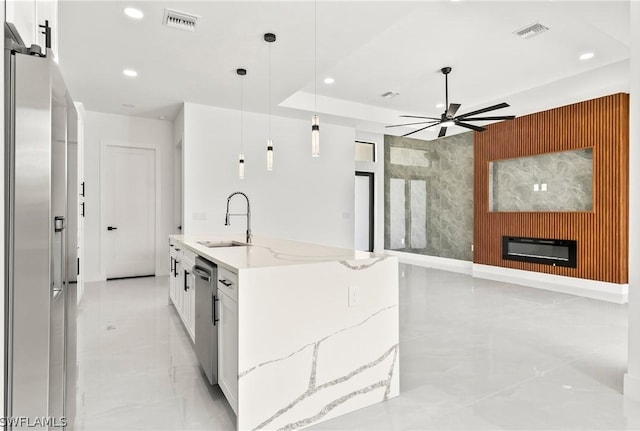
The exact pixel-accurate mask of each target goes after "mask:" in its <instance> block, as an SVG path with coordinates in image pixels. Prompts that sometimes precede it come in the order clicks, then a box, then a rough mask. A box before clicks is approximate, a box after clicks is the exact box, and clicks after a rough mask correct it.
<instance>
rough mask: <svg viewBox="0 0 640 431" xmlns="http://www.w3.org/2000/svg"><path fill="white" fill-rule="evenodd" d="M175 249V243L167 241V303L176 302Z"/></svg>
mask: <svg viewBox="0 0 640 431" xmlns="http://www.w3.org/2000/svg"><path fill="white" fill-rule="evenodd" d="M176 254H177V252H176V250H175V243H173V242H171V241H170V242H169V304H174V305H175V303H176V277H175V274H174V271H175V266H174V264H175V261H176Z"/></svg>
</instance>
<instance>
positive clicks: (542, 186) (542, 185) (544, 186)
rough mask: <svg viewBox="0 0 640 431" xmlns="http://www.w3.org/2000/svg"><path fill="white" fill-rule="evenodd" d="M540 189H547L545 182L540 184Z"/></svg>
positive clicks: (544, 190)
mask: <svg viewBox="0 0 640 431" xmlns="http://www.w3.org/2000/svg"><path fill="white" fill-rule="evenodd" d="M540 190H542V191H543V192H546V191H547V184H546V183H545V184H540Z"/></svg>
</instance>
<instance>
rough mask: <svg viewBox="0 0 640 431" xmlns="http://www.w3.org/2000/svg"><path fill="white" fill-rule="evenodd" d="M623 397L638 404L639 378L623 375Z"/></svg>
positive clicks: (639, 398) (639, 399)
mask: <svg viewBox="0 0 640 431" xmlns="http://www.w3.org/2000/svg"><path fill="white" fill-rule="evenodd" d="M623 393H624V397H625V398H628V399H630V400H633V401H635V402H640V377H637V376H632V375H631V374H629V373H626V374H625V375H624V390H623Z"/></svg>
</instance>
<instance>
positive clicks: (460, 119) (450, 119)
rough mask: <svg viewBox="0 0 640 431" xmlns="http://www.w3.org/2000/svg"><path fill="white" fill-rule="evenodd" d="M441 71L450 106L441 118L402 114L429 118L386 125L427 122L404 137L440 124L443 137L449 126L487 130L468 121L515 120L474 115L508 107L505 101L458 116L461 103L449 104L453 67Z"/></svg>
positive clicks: (446, 101)
mask: <svg viewBox="0 0 640 431" xmlns="http://www.w3.org/2000/svg"><path fill="white" fill-rule="evenodd" d="M440 71H441V72H442V74H443V75H444V94H445V107H447V106H448V108H446V110H445V111H444V112H443V113H442V115H440V118H437V117H421V116H416V115H401V116H400V117H404V118H419V119H422V120H428V121H419V122H416V123H405V124H395V125H393V126H385V127H402V126H414V125H418V124H426V126H425V127H422V128H421V129H418V130H414V131H413V132H409V133H407V134H404V135H402V136H403V137H404V136H409V135H413V134H414V133H418V132H421V131H423V130H425V129H428V128H430V127H434V126H438V125H439V126H440V133H438V138H442V137H443V136H445V135H446V134H447V127H451V126H460V127H465V128H467V129H471V130H475V131H476V132H484V131H485V130H487V129H486V128H484V127H481V126H476V125H475V124H470V123H468V121H499V120H513V119H514V118H516V116H515V115H502V116H495V117H474V115H477V114H483V113H485V112H489V111H495V110H496V109H502V108H507V107H508V106H509V104H508V103H504V102H502V103H498V104H497V105H493V106H489V107H486V108H482V109H478V110H477V111H473V112H467V113H466V114H462V115H458V116H456V112H458V109H460V104H459V103H451V104H449V80H448V75H449V73H451V68H450V67H443V68H442V69H440Z"/></svg>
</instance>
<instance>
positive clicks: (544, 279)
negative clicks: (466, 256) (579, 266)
mask: <svg viewBox="0 0 640 431" xmlns="http://www.w3.org/2000/svg"><path fill="white" fill-rule="evenodd" d="M472 275H473V276H474V277H477V278H485V279H488V280H495V281H503V282H507V283H514V284H520V285H523V286H528V287H535V288H538V289H544V290H551V291H554V292H561V293H568V294H570V295H576V296H583V297H586V298H592V299H598V300H601V301H607V302H613V303H616V304H626V303H627V302H629V285H628V284H616V283H608V282H605V281H596V280H587V279H583V278H575V277H566V276H563V275H555V274H546V273H541V272H532V271H523V270H520V269H512V268H501V267H498V266H490V265H481V264H477V263H474V264H473V272H472Z"/></svg>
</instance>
